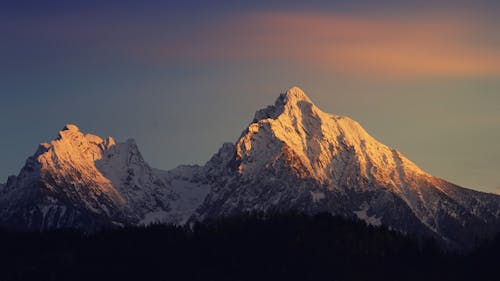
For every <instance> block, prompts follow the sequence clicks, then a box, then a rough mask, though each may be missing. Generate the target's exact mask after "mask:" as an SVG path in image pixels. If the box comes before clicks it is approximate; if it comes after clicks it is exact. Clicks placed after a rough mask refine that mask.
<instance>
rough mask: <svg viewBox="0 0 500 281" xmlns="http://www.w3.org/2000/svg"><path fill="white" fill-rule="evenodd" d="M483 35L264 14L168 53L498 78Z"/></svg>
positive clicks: (497, 60) (499, 63)
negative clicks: (495, 76) (482, 38)
mask: <svg viewBox="0 0 500 281" xmlns="http://www.w3.org/2000/svg"><path fill="white" fill-rule="evenodd" d="M481 32H483V33H484V32H485V31H484V30H483V29H482V27H481V25H480V24H477V23H475V22H472V21H461V20H458V19H456V18H455V19H450V18H444V17H429V18H420V19H416V18H414V19H397V20H396V19H384V18H373V19H366V18H355V17H346V16H337V15H331V14H301V13H262V14H250V15H246V16H239V17H238V18H235V19H233V20H231V21H228V22H224V23H220V24H217V25H215V26H211V27H208V28H207V29H206V30H204V31H203V35H202V36H201V37H200V38H201V40H200V41H198V42H196V43H194V45H191V46H186V45H179V46H174V47H173V49H172V46H170V47H171V48H170V49H168V50H169V52H173V53H177V54H179V55H184V56H187V57H197V58H199V59H211V60H212V59H266V60H267V59H269V60H277V61H291V62H301V63H306V64H310V65H312V66H314V67H320V68H325V69H329V70H332V71H337V72H347V73H358V74H372V75H391V76H470V75H499V74H500V51H499V49H498V48H494V47H492V46H491V45H488V44H486V43H487V42H486V43H485V42H482V41H481V40H479V39H480V36H477V35H478V33H479V34H480V33H481ZM493 35H494V34H493ZM200 38H199V39H200ZM497 39H498V38H497Z"/></svg>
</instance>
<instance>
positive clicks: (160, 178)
mask: <svg viewBox="0 0 500 281" xmlns="http://www.w3.org/2000/svg"><path fill="white" fill-rule="evenodd" d="M191 170H193V171H194V170H195V168H192V169H191ZM189 172H190V171H187V172H184V173H180V172H179V173H176V171H172V172H169V173H166V172H162V171H159V170H153V169H152V168H151V167H150V166H149V165H148V164H147V163H146V162H145V161H144V159H143V158H142V156H141V153H140V152H139V150H138V148H137V145H136V144H135V142H134V140H127V141H126V142H124V143H115V141H114V140H113V139H112V138H107V139H101V138H100V137H98V136H95V135H92V134H86V135H84V134H83V133H82V132H81V131H80V130H79V128H78V127H76V126H75V125H71V124H68V125H66V126H65V127H64V128H63V130H62V131H60V132H59V135H58V136H57V138H56V139H55V140H54V141H52V142H50V143H42V144H40V146H39V147H38V149H37V151H36V153H35V154H34V155H33V156H32V157H30V158H29V159H28V160H27V161H26V164H25V166H24V167H23V169H22V170H21V172H20V173H19V175H18V176H12V177H10V178H9V180H8V182H7V184H6V185H5V186H4V187H3V188H1V189H0V224H1V225H3V226H7V227H11V228H19V229H52V228H65V227H72V228H79V229H84V230H95V229H99V228H102V227H107V226H112V225H131V224H132V225H136V224H149V223H152V222H173V223H182V222H184V221H185V220H187V219H188V217H189V216H190V215H191V213H192V212H193V211H194V208H196V207H197V206H195V207H193V206H192V205H195V204H200V203H201V201H202V200H203V198H204V196H205V194H206V193H207V191H208V187H206V186H204V185H201V184H196V183H191V182H189V183H186V179H189V175H187V174H189ZM193 173H194V172H193ZM166 176H168V177H166ZM172 182H175V183H176V184H178V185H179V186H183V185H184V186H187V187H189V188H190V190H191V193H192V194H191V197H196V198H195V199H192V198H191V200H192V201H193V202H191V203H192V204H191V205H188V204H185V202H184V201H186V200H189V198H187V199H186V198H184V197H183V195H184V194H183V193H179V192H176V190H174V188H173V187H172V186H171V183H172ZM187 187H186V189H187ZM183 192H184V191H183ZM184 206H186V208H187V209H184Z"/></svg>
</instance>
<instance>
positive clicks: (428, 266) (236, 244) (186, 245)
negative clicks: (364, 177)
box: [0, 214, 500, 281]
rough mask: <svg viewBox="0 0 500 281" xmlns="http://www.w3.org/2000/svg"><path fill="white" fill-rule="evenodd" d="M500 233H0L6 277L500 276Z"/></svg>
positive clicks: (244, 225) (342, 229) (327, 222)
mask: <svg viewBox="0 0 500 281" xmlns="http://www.w3.org/2000/svg"><path fill="white" fill-rule="evenodd" d="M499 258H500V239H496V240H494V241H485V242H484V244H483V245H482V246H481V247H479V248H478V249H476V250H475V251H472V252H467V253H459V252H456V251H444V250H443V249H442V248H441V247H440V246H439V245H437V243H436V242H434V241H433V240H427V239H421V238H420V239H419V238H417V237H412V236H404V235H402V234H399V233H397V232H393V231H389V230H387V229H385V228H383V227H381V228H378V227H371V226H367V225H365V224H364V223H363V222H353V221H348V220H344V219H342V218H339V217H334V216H331V215H326V214H321V215H316V216H306V215H300V214H281V215H274V216H263V215H259V214H254V215H248V216H240V217H234V218H226V219H222V220H217V221H211V222H205V223H201V224H196V225H194V226H193V227H192V228H187V227H176V226H166V225H153V226H149V227H142V228H141V227H133V228H124V229H115V230H107V231H103V232H99V233H94V234H82V233H79V232H76V231H71V230H64V231H53V232H44V233H22V232H9V231H0V280H40V281H43V280H65V281H66V280H440V281H442V280H500V273H498V274H497V268H496V267H497V263H498V262H499V261H500V259H499Z"/></svg>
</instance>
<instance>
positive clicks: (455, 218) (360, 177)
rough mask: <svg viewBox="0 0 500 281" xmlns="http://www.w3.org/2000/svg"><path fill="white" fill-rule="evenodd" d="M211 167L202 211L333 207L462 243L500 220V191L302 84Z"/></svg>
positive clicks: (261, 114)
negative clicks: (450, 175)
mask: <svg viewBox="0 0 500 281" xmlns="http://www.w3.org/2000/svg"><path fill="white" fill-rule="evenodd" d="M204 173H205V175H206V177H207V180H208V182H209V184H210V185H211V191H210V193H209V194H208V196H207V198H206V200H205V202H204V203H203V205H202V206H200V208H199V209H198V210H197V212H196V214H195V218H196V219H198V220H204V219H207V218H218V217H224V216H232V215H236V214H239V213H243V212H252V211H259V212H273V213H276V212H278V213H279V212H285V211H290V210H293V211H300V212H305V213H310V214H314V213H320V212H328V213H333V214H337V215H341V216H344V217H347V218H352V219H361V220H364V221H365V222H366V223H368V224H371V225H375V226H378V225H384V226H387V227H389V228H391V229H395V230H399V231H401V232H404V233H415V234H421V235H427V236H433V237H437V238H439V239H441V240H443V241H447V242H449V243H450V244H455V245H462V244H466V243H470V242H471V241H472V240H471V239H473V238H480V237H484V236H488V235H491V234H493V233H495V232H496V231H498V230H499V223H500V218H499V215H500V196H498V195H494V194H487V193H481V192H477V191H473V190H469V189H465V188H462V187H459V186H456V185H454V184H452V183H449V182H447V181H445V180H443V179H440V178H437V177H434V176H432V175H430V174H428V173H426V172H425V171H423V170H422V169H421V168H419V167H418V166H417V165H415V164H414V163H413V162H411V161H410V160H408V159H407V158H406V157H404V156H403V155H402V154H401V153H400V152H399V151H397V150H395V149H392V148H390V147H388V146H386V145H384V144H382V143H380V142H378V141H377V140H375V139H374V138H373V137H371V136H370V135H369V134H368V133H367V132H366V131H365V130H364V129H363V128H362V127H361V126H360V124H358V123H357V122H355V121H353V120H352V119H349V118H347V117H344V116H340V115H335V114H327V113H325V112H323V111H321V110H320V109H319V108H318V107H317V106H316V105H314V103H313V102H312V101H311V100H310V99H309V98H308V97H307V96H306V94H305V93H304V92H303V91H302V90H301V89H299V88H297V87H294V88H291V89H289V90H288V91H286V93H284V94H281V95H280V96H279V98H278V99H277V100H276V102H275V104H274V105H272V106H269V107H266V108H264V109H261V110H259V111H257V112H256V113H255V117H254V119H253V121H252V122H251V124H250V125H249V126H248V128H246V129H245V130H244V132H243V133H242V135H241V137H240V138H239V139H238V140H237V141H236V143H235V144H231V143H226V144H224V145H223V146H222V148H221V149H220V150H219V152H218V153H217V154H216V155H215V156H214V157H213V158H212V159H211V160H210V161H209V162H208V163H207V164H206V165H205V167H204Z"/></svg>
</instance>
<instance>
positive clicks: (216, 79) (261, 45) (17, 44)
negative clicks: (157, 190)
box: [0, 0, 500, 193]
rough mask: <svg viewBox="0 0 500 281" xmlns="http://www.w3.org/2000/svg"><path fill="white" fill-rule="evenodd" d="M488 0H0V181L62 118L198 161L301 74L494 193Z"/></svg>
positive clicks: (498, 129) (156, 160)
mask: <svg viewBox="0 0 500 281" xmlns="http://www.w3.org/2000/svg"><path fill="white" fill-rule="evenodd" d="M498 26H500V3H499V2H498V1H460V0H458V1H404V0H402V1H401V0H400V1H384V0H382V1H371V0H360V1H319V0H313V1H293V0H292V1H290V0H289V1H261V0H256V1H191V0H185V1H131V0H122V1H114V0H111V1H96V0H88V1H51V0H48V1H31V0H27V1H10V0H4V1H1V2H0V42H1V44H0V134H1V137H0V149H1V150H2V151H1V155H2V157H1V158H0V182H5V181H6V179H7V176H8V175H11V174H17V173H18V172H19V169H20V168H21V167H22V166H23V164H24V161H25V159H26V158H27V157H28V156H30V155H32V154H33V153H34V152H35V150H36V147H37V144H38V143H40V142H47V141H50V140H52V139H53V138H54V137H55V136H56V135H57V132H58V131H59V130H60V129H62V127H63V126H64V125H65V124H66V123H75V124H77V125H78V126H79V127H80V128H81V130H82V131H84V132H89V133H93V134H97V135H100V136H102V137H105V136H113V137H115V138H116V139H117V140H119V141H124V140H126V139H127V138H134V139H136V141H137V143H138V145H139V147H140V149H141V151H142V154H143V156H144V158H145V159H146V161H148V162H149V164H150V165H151V166H153V167H156V168H162V169H170V168H174V167H175V166H177V165H179V164H195V163H197V164H203V163H204V162H206V161H207V160H208V159H209V158H210V157H211V155H212V154H214V153H215V152H216V151H217V150H218V148H219V147H220V146H221V145H222V143H224V142H228V141H229V142H234V141H235V140H236V139H237V138H238V137H239V136H240V134H241V132H242V131H243V130H244V129H245V128H246V126H247V125H248V124H249V122H250V121H251V120H252V118H253V114H254V112H255V111H256V110H257V109H260V108H262V107H264V106H266V105H269V104H272V103H274V100H275V99H276V98H277V96H278V95H279V93H280V92H283V91H285V90H286V89H287V88H289V87H291V86H299V87H301V88H302V89H303V90H304V91H305V92H306V93H307V94H308V95H309V97H310V98H311V99H312V100H313V101H314V102H315V103H316V105H317V106H318V107H320V108H321V109H322V110H323V111H325V112H331V113H336V114H341V115H346V116H349V117H351V118H353V119H354V120H357V121H358V122H359V123H361V125H362V126H363V127H364V128H365V129H366V130H367V131H368V132H369V133H370V134H372V135H373V136H374V137H375V138H377V139H378V140H380V141H381V142H383V143H385V144H387V145H389V146H391V147H394V148H397V149H398V150H400V151H401V152H402V153H403V154H405V155H406V156H407V157H408V158H409V159H411V160H412V161H414V162H415V163H416V164H418V165H419V166H420V167H422V168H423V169H424V170H426V171H427V172H430V173H431V174H433V175H436V176H438V177H442V178H444V179H446V180H449V181H451V182H453V183H456V184H459V185H461V186H464V187H468V188H473V189H476V190H481V191H487V192H494V193H500V147H499V145H500V32H498Z"/></svg>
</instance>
